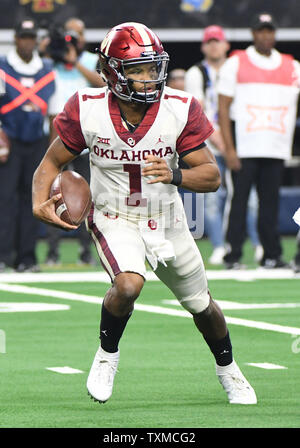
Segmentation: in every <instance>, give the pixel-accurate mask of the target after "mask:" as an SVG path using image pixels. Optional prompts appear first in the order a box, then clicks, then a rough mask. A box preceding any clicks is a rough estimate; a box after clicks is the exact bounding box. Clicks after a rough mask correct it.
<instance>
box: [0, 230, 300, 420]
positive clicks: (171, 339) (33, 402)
mask: <svg viewBox="0 0 300 448" xmlns="http://www.w3.org/2000/svg"><path fill="white" fill-rule="evenodd" d="M199 246H200V248H201V251H202V253H203V258H204V260H205V261H206V259H207V257H208V255H209V253H210V250H211V248H210V245H209V243H208V242H207V241H205V240H204V241H201V242H200V243H199ZM295 249H296V244H295V240H294V238H286V239H285V240H284V253H285V258H286V259H287V260H290V259H291V258H292V256H293V255H294V253H295ZM61 253H62V265H61V266H59V267H55V268H50V267H46V266H45V265H43V264H42V270H43V272H42V273H40V274H35V275H34V277H32V276H31V277H28V276H27V277H26V274H22V275H23V277H22V275H19V276H18V277H12V278H10V279H9V277H8V276H6V277H2V278H0V282H1V283H0V329H1V330H0V372H1V381H0V396H1V406H0V427H1V428H5V427H9V428H13V427H14V428H15V427H26V428H42V427H43V428H46V427H47V428H48V427H49V428H71V427H72V428H89V427H94V428H151V427H152V428H204V427H207V428H222V427H226V428H262V427H267V428H274V427H281V428H296V427H297V428H299V426H300V385H299V371H300V319H299V317H300V276H299V277H293V276H292V275H290V276H289V277H288V278H281V277H282V275H281V274H279V273H278V276H277V278H272V279H271V278H268V279H263V278H260V279H256V278H253V275H254V274H253V272H254V271H253V270H252V268H255V267H256V265H255V263H253V262H252V249H251V247H250V246H249V245H247V247H246V253H245V258H244V261H245V262H246V263H247V265H248V267H249V268H251V269H250V270H249V273H252V277H251V275H250V276H249V278H248V276H247V275H246V274H245V275H244V277H243V278H239V279H234V278H227V279H224V278H222V275H223V273H222V271H221V270H220V269H218V270H214V271H213V270H211V269H208V279H209V285H210V290H211V293H212V295H213V297H214V298H215V299H216V300H217V301H219V303H220V305H221V307H223V309H224V314H225V316H226V317H227V320H228V326H229V330H230V333H231V338H232V342H233V347H234V355H235V358H236V360H237V362H238V364H239V366H240V368H241V369H242V371H243V373H244V374H245V376H246V377H247V378H248V380H249V381H250V382H251V384H252V385H253V387H254V388H255V390H256V393H257V397H258V404H257V405H254V406H253V405H252V406H243V405H229V404H228V403H227V397H226V394H225V392H224V391H223V389H222V387H221V386H220V384H219V383H218V380H217V378H216V375H215V371H214V362H213V358H212V355H211V354H210V352H209V349H208V348H207V346H206V344H205V343H204V342H203V340H202V337H201V335H200V334H199V333H198V332H197V330H196V329H195V327H194V325H193V322H192V320H191V319H190V318H189V317H188V316H187V315H184V313H182V309H181V308H180V307H179V306H178V305H177V304H176V303H175V302H173V301H174V297H173V296H172V293H171V292H170V291H169V290H168V289H167V288H166V287H165V286H164V285H162V284H161V283H160V282H157V281H153V280H148V281H147V282H146V284H145V287H144V290H143V292H142V294H141V296H140V298H139V299H138V302H137V305H136V309H135V312H134V315H133V317H132V318H131V319H130V321H129V323H128V326H127V329H126V332H125V334H124V337H123V338H122V341H121V344H120V350H121V358H120V364H119V372H118V373H117V375H116V379H115V388H114V393H113V396H112V397H111V399H110V400H109V401H108V402H107V403H105V404H103V405H100V404H98V403H94V402H93V401H92V400H91V399H90V398H89V397H88V395H87V392H86V388H85V383H86V378H87V375H88V372H89V369H90V366H91V363H92V360H93V358H94V354H95V351H96V349H97V345H98V332H99V315H100V304H99V303H100V301H99V303H97V302H98V298H101V297H103V296H104V294H105V291H106V290H107V288H108V287H109V283H108V282H106V281H105V279H104V277H103V272H102V270H101V272H99V271H100V268H91V267H82V266H81V267H79V266H77V265H76V264H75V260H76V258H77V243H75V242H74V241H72V240H65V241H64V242H63V243H62V248H61ZM44 258H45V244H44V243H43V242H41V243H40V245H39V260H40V262H41V263H43V261H44ZM207 267H208V268H210V266H209V265H207ZM74 270H76V271H77V273H76V274H75V275H74V274H72V271H74ZM86 271H92V272H91V274H92V275H91V276H90V277H89V280H90V281H83V280H84V279H83V278H82V277H83V276H85V277H86V276H87V275H88V274H87V272H86ZM280 271H281V270H280ZM62 272H66V273H67V276H66V277H65V278H64V281H61V277H59V275H60V274H61V273H62ZM97 272H99V274H98V273H97ZM44 273H45V274H47V275H46V276H44V277H43V275H44ZM227 273H228V271H227ZM215 274H220V277H221V278H220V279H216V276H215ZM224 275H225V274H224ZM233 275H234V274H233ZM38 276H39V277H38ZM97 276H99V279H100V280H103V281H102V282H100V281H98V277H97ZM283 277H284V276H283ZM151 278H152V277H151ZM67 293H69V294H67ZM13 303H18V304H19V305H15V306H20V304H23V305H25V304H26V303H31V304H34V305H37V304H41V303H42V304H50V305H52V306H53V305H55V304H56V305H60V306H61V305H63V306H64V309H59V310H55V311H53V310H52V311H33V308H30V309H31V311H16V312H1V310H2V311H5V310H6V311H8V309H10V306H12V304H13ZM26 306H28V307H29V306H30V305H26ZM32 306H33V305H31V307H32ZM154 307H156V308H154ZM157 307H159V308H157ZM248 363H256V364H257V363H260V364H263V366H264V367H266V364H265V363H269V364H268V366H269V367H270V364H271V365H273V368H272V369H266V368H261V367H258V366H253V365H249V364H248ZM274 366H277V368H276V369H275V368H274ZM279 366H280V368H279ZM56 367H69V368H72V369H76V370H78V371H79V373H57V372H54V371H52V370H48V368H56Z"/></svg>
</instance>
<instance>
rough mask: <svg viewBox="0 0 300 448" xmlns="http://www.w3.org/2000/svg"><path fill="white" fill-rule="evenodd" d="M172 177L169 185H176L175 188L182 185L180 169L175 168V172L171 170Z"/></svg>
mask: <svg viewBox="0 0 300 448" xmlns="http://www.w3.org/2000/svg"><path fill="white" fill-rule="evenodd" d="M172 175H173V177H172V180H171V182H170V184H172V185H176V187H179V185H181V183H182V172H181V169H179V168H175V170H172Z"/></svg>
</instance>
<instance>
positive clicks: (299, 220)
mask: <svg viewBox="0 0 300 448" xmlns="http://www.w3.org/2000/svg"><path fill="white" fill-rule="evenodd" d="M293 220H294V221H295V223H296V224H298V226H300V207H299V208H298V210H297V211H296V212H295V214H294V216H293Z"/></svg>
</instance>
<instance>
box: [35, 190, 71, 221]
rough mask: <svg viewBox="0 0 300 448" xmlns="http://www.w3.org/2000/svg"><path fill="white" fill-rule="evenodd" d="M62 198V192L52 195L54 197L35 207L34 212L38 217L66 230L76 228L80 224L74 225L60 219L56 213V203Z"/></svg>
mask: <svg viewBox="0 0 300 448" xmlns="http://www.w3.org/2000/svg"><path fill="white" fill-rule="evenodd" d="M59 199H61V193H59V194H56V195H54V196H52V198H50V199H48V200H47V201H45V202H43V203H42V204H40V205H39V206H38V207H35V208H34V209H33V214H34V216H35V217H36V218H37V219H40V220H41V221H43V222H45V223H46V224H50V225H52V226H54V227H59V228H63V229H64V230H75V229H77V228H78V226H73V225H71V224H68V223H66V222H65V221H63V220H62V219H60V218H59V217H58V216H57V214H56V213H55V203H56V202H57V201H59Z"/></svg>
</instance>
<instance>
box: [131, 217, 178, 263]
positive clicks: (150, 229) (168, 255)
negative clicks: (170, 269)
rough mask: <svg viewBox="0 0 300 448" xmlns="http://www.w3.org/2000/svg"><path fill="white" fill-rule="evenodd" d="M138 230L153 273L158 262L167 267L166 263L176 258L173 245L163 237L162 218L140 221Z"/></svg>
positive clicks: (163, 224) (163, 225)
mask: <svg viewBox="0 0 300 448" xmlns="http://www.w3.org/2000/svg"><path fill="white" fill-rule="evenodd" d="M139 229H140V234H141V237H142V238H143V241H144V243H145V247H146V257H147V260H148V261H149V263H150V265H151V266H152V269H153V270H154V271H155V269H156V268H157V265H158V262H160V263H162V264H163V265H164V266H167V264H166V261H168V260H173V259H175V258H176V257H175V251H174V247H173V244H172V243H171V241H169V240H167V239H166V237H165V219H164V216H160V217H159V218H155V219H149V220H142V221H140V222H139Z"/></svg>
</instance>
